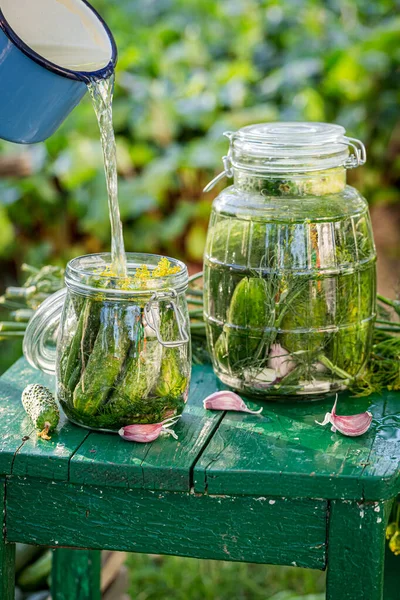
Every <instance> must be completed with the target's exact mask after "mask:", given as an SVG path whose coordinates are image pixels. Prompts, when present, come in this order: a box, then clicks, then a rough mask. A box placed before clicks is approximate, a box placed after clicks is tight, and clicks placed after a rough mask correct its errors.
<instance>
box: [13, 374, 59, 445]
mask: <svg viewBox="0 0 400 600" xmlns="http://www.w3.org/2000/svg"><path fill="white" fill-rule="evenodd" d="M22 404H23V406H24V409H25V411H26V412H27V414H28V415H29V416H30V418H31V419H32V421H33V424H34V425H35V427H37V429H40V432H38V436H39V437H41V438H43V439H45V440H49V439H50V437H49V433H51V432H52V431H54V429H55V428H56V427H57V425H58V422H59V420H60V412H59V410H58V406H57V403H56V401H55V399H54V396H53V394H52V393H51V391H50V390H49V389H48V388H46V387H44V386H43V385H39V384H37V383H33V384H31V385H28V386H27V387H26V388H25V389H24V391H23V392H22Z"/></svg>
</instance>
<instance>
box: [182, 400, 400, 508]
mask: <svg viewBox="0 0 400 600" xmlns="http://www.w3.org/2000/svg"><path fill="white" fill-rule="evenodd" d="M395 397H396V399H397V401H398V399H400V394H396V395H395ZM332 404H333V400H332V399H328V400H326V401H323V402H318V403H314V404H310V403H306V402H304V403H301V402H298V403H296V404H294V403H291V404H277V403H275V404H274V403H264V404H262V403H260V402H257V403H254V404H253V406H263V408H264V410H263V413H262V414H261V415H259V416H258V415H247V414H246V415H243V414H238V413H227V414H226V415H225V416H224V418H223V420H222V422H221V424H220V426H219V427H218V430H217V431H216V433H215V434H214V436H213V438H212V440H211V442H210V443H209V445H208V447H207V448H206V450H205V452H204V453H203V454H202V456H201V458H200V460H199V461H198V463H197V464H196V466H195V469H194V485H195V490H196V491H199V492H201V491H204V490H206V489H207V490H208V492H209V493H210V494H220V493H228V494H251V495H258V494H260V495H274V496H289V497H293V495H294V494H296V495H297V496H299V497H314V498H328V499H334V498H337V499H339V498H347V499H362V498H367V499H371V496H372V499H377V500H378V499H380V497H381V495H382V498H384V497H385V494H386V493H388V492H387V491H386V490H387V486H386V485H385V482H384V481H383V480H382V478H375V479H374V478H373V477H372V478H369V479H367V478H366V477H365V476H364V471H365V468H366V465H367V463H368V462H369V460H370V455H371V453H372V450H373V448H374V447H376V438H377V435H378V433H377V428H378V426H379V423H380V422H381V418H382V415H383V411H384V406H385V402H384V400H383V399H382V397H379V396H375V397H371V398H351V397H349V395H348V394H347V393H344V394H342V395H341V396H340V398H339V404H338V406H339V408H338V412H339V413H340V414H352V413H358V412H363V411H364V410H367V409H370V410H372V412H373V414H374V417H375V420H374V423H373V426H372V427H371V430H370V431H369V432H368V433H366V434H364V435H363V436H361V437H358V438H348V437H344V436H342V435H341V434H340V433H333V432H332V431H330V428H329V427H320V426H318V425H316V423H315V420H319V421H321V420H322V419H323V417H324V415H325V413H326V412H328V411H330V410H331V408H332ZM385 443H387V441H386V442H384V441H383V440H382V444H385ZM398 446H400V444H399V445H398ZM387 448H388V446H386V449H387ZM386 449H381V455H382V456H383V455H384V453H385V451H386ZM390 452H392V453H393V454H392V456H393V457H394V459H393V460H392V462H391V464H389V462H388V461H387V462H386V466H387V470H386V473H385V478H386V480H390V481H392V480H393V479H395V478H396V477H398V463H397V468H396V460H395V457H396V455H397V460H398V457H400V448H397V449H395V448H394V446H393V444H391V445H390ZM392 487H393V486H392ZM390 489H391V491H390V493H389V495H388V497H389V496H393V495H395V494H394V493H393V489H392V488H390Z"/></svg>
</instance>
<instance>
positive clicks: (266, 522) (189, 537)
mask: <svg viewBox="0 0 400 600" xmlns="http://www.w3.org/2000/svg"><path fill="white" fill-rule="evenodd" d="M326 511H327V503H326V502H324V501H322V500H320V501H318V500H306V499H304V500H292V501H290V500H285V499H272V498H267V497H265V498H264V497H262V498H252V497H249V496H237V497H232V496H207V495H204V494H203V495H197V494H193V493H186V492H162V491H160V492H155V491H152V490H138V489H136V490H135V489H122V488H121V489H119V490H118V491H117V490H116V489H115V488H110V487H94V486H82V485H76V484H71V483H61V482H53V483H52V482H50V481H46V480H41V481H39V480H34V479H30V478H29V479H25V478H20V477H11V478H10V480H9V483H8V484H7V537H8V539H9V540H10V541H21V542H30V543H34V544H42V545H51V546H75V547H83V548H85V547H89V548H95V549H100V548H103V549H107V550H108V549H110V550H122V551H124V550H125V551H128V552H146V553H150V554H153V553H157V554H174V555H180V556H192V557H196V558H213V559H220V560H234V561H246V562H257V563H271V564H294V563H296V564H298V565H299V566H303V567H310V568H319V569H322V568H324V566H325V543H326ZM304 523H306V524H307V527H304ZM283 524H284V525H283Z"/></svg>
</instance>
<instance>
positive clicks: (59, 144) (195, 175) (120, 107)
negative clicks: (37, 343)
mask: <svg viewBox="0 0 400 600" xmlns="http://www.w3.org/2000/svg"><path fill="white" fill-rule="evenodd" d="M93 4H94V6H95V7H96V8H97V9H98V10H99V11H100V12H101V13H102V15H103V16H104V17H105V18H106V20H107V21H108V23H109V24H110V26H111V28H112V30H113V31H114V33H115V37H116V40H117V44H118V47H119V53H120V58H119V64H118V71H117V85H116V94H115V106H114V114H115V117H114V119H115V129H116V134H117V142H118V158H119V172H120V194H119V198H120V204H121V212H122V217H123V220H124V226H125V240H126V247H127V249H128V250H140V251H146V252H156V251H161V252H165V253H168V254H171V255H174V256H179V257H183V258H185V259H186V260H188V261H191V262H194V263H200V262H201V257H202V251H203V246H204V241H205V235H206V229H207V223H208V216H209V211H210V202H211V198H212V197H213V196H214V192H213V193H212V194H208V195H204V194H202V188H203V186H204V185H205V184H206V183H207V182H208V180H209V179H210V178H211V177H212V176H213V175H214V173H215V172H216V171H218V169H220V165H221V161H220V159H221V156H222V155H223V154H224V152H225V150H226V145H227V144H226V140H225V139H224V138H223V137H222V133H223V132H224V131H225V130H227V129H236V128H238V127H241V126H243V125H246V124H249V123H254V122H258V121H274V120H317V121H331V122H337V123H340V124H342V125H344V126H345V127H346V128H347V130H348V133H349V135H353V136H357V137H358V138H360V139H362V140H363V141H364V142H365V144H366V145H367V148H368V152H369V159H368V164H367V166H366V167H365V168H363V169H359V170H357V171H353V172H351V173H350V178H351V180H352V181H353V182H354V183H355V184H356V185H357V186H358V187H359V189H361V190H362V192H363V193H364V194H365V195H366V197H367V198H368V199H369V201H370V202H371V203H382V202H385V203H388V202H390V203H396V202H399V199H400V192H399V189H398V182H399V174H400V160H399V146H400V124H399V111H398V105H399V100H400V92H399V86H398V81H399V63H400V17H399V16H396V8H395V5H396V3H395V2H391V1H390V0H379V1H375V2H369V1H368V0H330V1H328V2H326V1H323V0H286V1H285V2H277V1H268V0H267V1H256V0H247V1H245V0H224V1H223V2H216V1H215V0H135V1H133V0H117V1H115V0H114V1H113V2H112V3H111V2H109V1H107V0H93ZM21 152H22V153H23V155H24V159H25V160H26V162H27V163H28V165H29V170H30V171H31V174H30V175H29V176H27V177H23V178H18V179H17V178H9V179H4V178H3V179H2V180H0V203H1V207H0V227H1V231H2V235H1V236H0V259H1V261H2V270H3V273H5V274H6V279H8V278H14V277H15V276H16V274H17V272H18V268H19V265H20V264H21V263H22V262H23V261H27V262H30V263H33V264H36V265H38V264H42V263H44V262H60V263H65V261H66V260H68V259H69V258H70V257H72V256H76V255H77V254H80V253H85V252H94V251H98V250H101V249H105V248H108V247H109V245H110V232H109V222H108V213H107V199H106V189H105V183H104V173H103V167H102V158H101V152H100V145H99V135H98V130H97V124H96V121H95V117H94V113H93V110H92V108H91V105H90V103H89V101H88V98H86V100H85V101H83V102H82V104H81V105H80V106H79V107H78V108H77V109H76V110H75V111H74V112H73V113H72V114H71V115H70V117H69V118H68V119H67V121H66V122H65V123H64V125H63V126H62V127H61V128H60V130H59V131H58V132H57V133H56V134H55V135H54V136H53V137H52V138H51V139H49V140H48V141H47V142H46V143H45V144H40V145H37V146H33V147H30V148H29V147H26V148H22V149H21V147H17V146H15V145H12V144H9V143H6V142H2V143H1V156H2V157H4V156H6V155H15V154H18V155H21Z"/></svg>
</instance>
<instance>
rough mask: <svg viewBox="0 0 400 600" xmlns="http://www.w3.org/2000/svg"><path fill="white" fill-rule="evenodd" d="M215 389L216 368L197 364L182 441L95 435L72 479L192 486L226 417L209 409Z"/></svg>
mask: <svg viewBox="0 0 400 600" xmlns="http://www.w3.org/2000/svg"><path fill="white" fill-rule="evenodd" d="M213 391H215V376H214V374H213V373H212V369H211V367H207V368H201V367H194V369H193V373H192V383H191V388H190V394H189V399H188V403H187V405H186V407H185V411H184V413H183V415H182V418H181V420H180V422H179V423H178V424H177V425H176V426H175V432H176V434H177V435H178V440H175V439H174V438H173V437H171V436H162V437H160V438H159V439H158V440H157V441H156V442H153V443H152V444H134V443H129V442H126V441H124V440H122V439H120V438H119V436H117V435H104V434H96V433H91V434H90V436H89V437H88V438H87V439H86V441H85V442H84V443H83V444H82V446H81V447H80V448H79V450H78V451H77V452H76V453H75V454H74V456H73V458H72V460H71V463H70V481H71V482H73V483H85V484H90V485H98V484H100V485H109V486H115V487H130V488H135V487H144V488H150V489H167V490H169V491H181V490H182V491H183V490H187V491H188V490H189V489H190V487H191V476H192V467H193V464H194V462H195V460H196V458H197V457H198V455H199V454H200V453H201V451H202V450H203V448H204V446H205V445H206V444H207V442H208V440H209V438H210V436H211V435H212V433H213V431H214V430H215V429H216V427H217V426H218V423H219V422H220V420H221V418H222V413H208V414H206V413H205V411H204V409H203V399H204V398H205V397H206V396H207V395H208V394H210V393H212V392H213Z"/></svg>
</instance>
